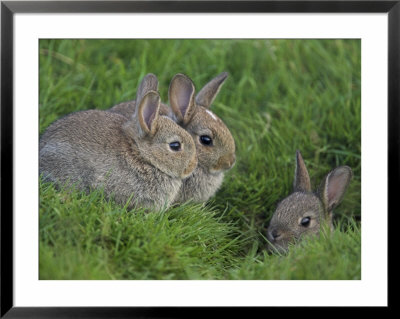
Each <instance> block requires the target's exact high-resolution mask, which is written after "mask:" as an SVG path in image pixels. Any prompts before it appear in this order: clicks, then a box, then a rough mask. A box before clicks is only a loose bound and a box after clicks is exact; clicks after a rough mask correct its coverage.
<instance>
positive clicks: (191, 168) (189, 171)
mask: <svg viewBox="0 0 400 319" xmlns="http://www.w3.org/2000/svg"><path fill="white" fill-rule="evenodd" d="M196 166H197V157H196V156H193V158H192V160H191V161H190V163H189V165H188V166H187V167H186V169H185V170H184V171H183V174H182V176H181V177H182V179H183V178H186V177H188V176H190V175H191V174H192V173H193V171H194V169H195V168H196Z"/></svg>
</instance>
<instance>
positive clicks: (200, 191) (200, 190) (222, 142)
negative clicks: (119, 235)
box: [169, 72, 236, 202]
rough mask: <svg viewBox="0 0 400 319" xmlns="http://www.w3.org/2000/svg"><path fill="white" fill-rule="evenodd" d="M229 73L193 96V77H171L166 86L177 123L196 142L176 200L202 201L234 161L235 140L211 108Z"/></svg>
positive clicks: (213, 192)
mask: <svg viewBox="0 0 400 319" xmlns="http://www.w3.org/2000/svg"><path fill="white" fill-rule="evenodd" d="M227 76H228V74H227V73H226V72H223V73H221V74H220V75H218V76H217V77H215V78H214V79H212V80H211V81H210V82H208V83H207V84H206V85H205V86H204V87H203V88H202V89H201V90H200V92H199V93H198V94H197V95H196V97H194V94H195V87H194V85H193V82H192V80H191V79H190V78H189V77H187V76H186V75H183V74H177V75H175V76H174V78H173V79H172V81H171V83H170V87H169V102H170V104H171V108H172V111H173V113H174V114H175V116H176V119H177V123H178V124H179V125H181V126H182V127H183V128H185V129H186V131H188V132H189V133H190V135H191V136H192V138H193V140H194V143H195V145H196V152H197V159H198V165H197V168H196V169H195V170H194V172H193V174H192V175H191V176H189V177H188V178H186V179H185V180H184V181H183V184H182V187H181V191H180V192H179V194H178V196H177V198H176V199H175V202H185V201H188V200H192V201H194V202H205V201H207V200H208V199H209V198H210V197H211V196H213V195H214V194H215V193H216V192H217V190H218V189H219V187H220V186H221V184H222V181H223V178H224V173H225V172H226V171H227V170H229V169H230V168H232V166H233V165H234V164H235V161H236V156H235V141H234V139H233V137H232V134H231V132H230V131H229V129H228V128H227V127H226V125H225V124H224V123H223V122H222V120H221V119H220V118H219V117H217V116H216V115H215V114H214V113H213V112H211V111H210V107H211V104H212V102H213V101H214V99H215V97H216V96H217V94H218V92H219V90H220V88H221V86H222V84H223V83H224V81H225V80H226V78H227Z"/></svg>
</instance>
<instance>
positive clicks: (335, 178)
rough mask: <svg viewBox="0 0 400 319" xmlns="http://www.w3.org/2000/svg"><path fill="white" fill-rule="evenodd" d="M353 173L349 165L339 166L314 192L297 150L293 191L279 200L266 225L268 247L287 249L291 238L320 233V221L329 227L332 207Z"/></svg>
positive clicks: (279, 249) (331, 225)
mask: <svg viewBox="0 0 400 319" xmlns="http://www.w3.org/2000/svg"><path fill="white" fill-rule="evenodd" d="M352 175H353V173H352V171H351V169H350V167H348V166H339V167H337V168H335V169H334V170H333V171H331V172H330V173H329V174H327V175H326V177H325V178H324V179H323V181H322V183H321V185H320V188H319V189H318V191H317V192H315V193H313V192H312V191H311V183H310V177H309V175H308V172H307V168H306V166H305V164H304V161H303V158H302V156H301V154H300V152H299V151H297V152H296V171H295V176H294V183H293V193H292V194H291V195H289V196H288V197H286V198H285V199H284V200H282V201H281V202H280V203H279V204H278V207H277V208H276V211H275V213H274V215H273V216H272V219H271V221H270V224H269V227H268V229H267V239H268V241H269V242H270V245H269V247H268V248H269V250H274V249H276V250H278V251H281V252H284V251H287V249H288V245H289V243H290V242H293V241H294V240H298V239H300V238H301V237H302V236H305V235H316V234H319V232H320V228H321V226H322V225H323V224H326V225H327V226H329V227H330V228H331V229H332V228H333V224H332V211H333V209H334V208H335V207H336V206H337V205H339V203H340V202H341V200H342V198H343V195H344V193H345V191H346V189H347V186H348V185H349V183H350V180H351V178H352Z"/></svg>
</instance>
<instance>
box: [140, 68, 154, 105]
mask: <svg viewBox="0 0 400 319" xmlns="http://www.w3.org/2000/svg"><path fill="white" fill-rule="evenodd" d="M149 91H156V92H157V91H158V80H157V77H156V76H155V75H154V74H152V73H148V74H146V76H145V77H144V78H143V80H142V82H140V84H139V87H138V89H137V93H136V103H137V104H139V103H140V101H141V100H142V98H143V97H144V96H145V95H146V93H147V92H149Z"/></svg>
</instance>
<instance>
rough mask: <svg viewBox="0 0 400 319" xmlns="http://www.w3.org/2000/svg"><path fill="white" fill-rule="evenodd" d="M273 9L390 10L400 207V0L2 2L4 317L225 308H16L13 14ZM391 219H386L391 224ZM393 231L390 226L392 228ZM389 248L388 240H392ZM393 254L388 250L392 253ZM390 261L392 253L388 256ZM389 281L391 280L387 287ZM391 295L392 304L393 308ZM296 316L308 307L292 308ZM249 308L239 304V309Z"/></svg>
mask: <svg viewBox="0 0 400 319" xmlns="http://www.w3.org/2000/svg"><path fill="white" fill-rule="evenodd" d="M92 12H93V13H101V12H103V13H105V12H109V13H119V12H124V13H126V12H136V13H142V12H160V13H161V12H164V13H193V12H207V13H212V12H217V13H220V12H231V13H233V12H246V13H255V12H269V13H295V12H297V13H298V12H302V13H306V12H307V13H387V14H388V35H389V38H388V114H389V116H388V172H387V174H388V208H389V209H388V212H387V213H388V218H391V216H390V214H389V212H390V211H392V212H394V211H398V210H399V209H398V206H399V205H398V204H397V201H396V197H397V196H398V187H399V177H400V174H399V163H400V158H399V144H400V135H399V132H400V126H399V125H398V121H399V119H400V117H399V106H400V80H399V79H400V32H399V31H400V1H399V0H397V1H362V0H360V1H1V220H0V221H1V281H0V284H1V300H0V301H1V308H0V310H1V312H0V317H1V318H3V317H4V318H71V317H74V318H110V317H112V318H135V317H140V318H144V317H169V318H176V317H192V315H193V314H195V315H201V314H204V313H203V312H209V311H210V310H212V312H213V314H215V315H216V316H218V315H222V314H225V315H226V309H224V308H223V307H221V308H214V309H210V308H201V309H196V310H193V308H176V307H170V308H142V307H140V308H134V307H122V308H120V307H116V308H113V307H48V308H47V307H45V308H43V307H29V308H25V307H14V303H13V160H14V159H13V54H14V52H13V19H14V14H15V13H92ZM393 224H394V223H393V222H392V223H390V222H389V223H388V225H391V227H393ZM388 234H392V232H390V226H389V229H388ZM388 247H389V250H390V247H391V246H390V241H389V246H388ZM388 256H389V254H388ZM388 262H389V264H390V258H389V260H388ZM389 285H390V280H389V281H388V286H389ZM390 304H391V302H390V297H389V300H388V305H389V307H387V308H390ZM291 310H295V311H296V315H299V314H301V313H304V314H306V312H307V311H308V310H307V309H304V308H296V309H294V308H291ZM241 312H243V313H247V315H248V309H244V308H241V309H237V310H235V313H236V314H241Z"/></svg>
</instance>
